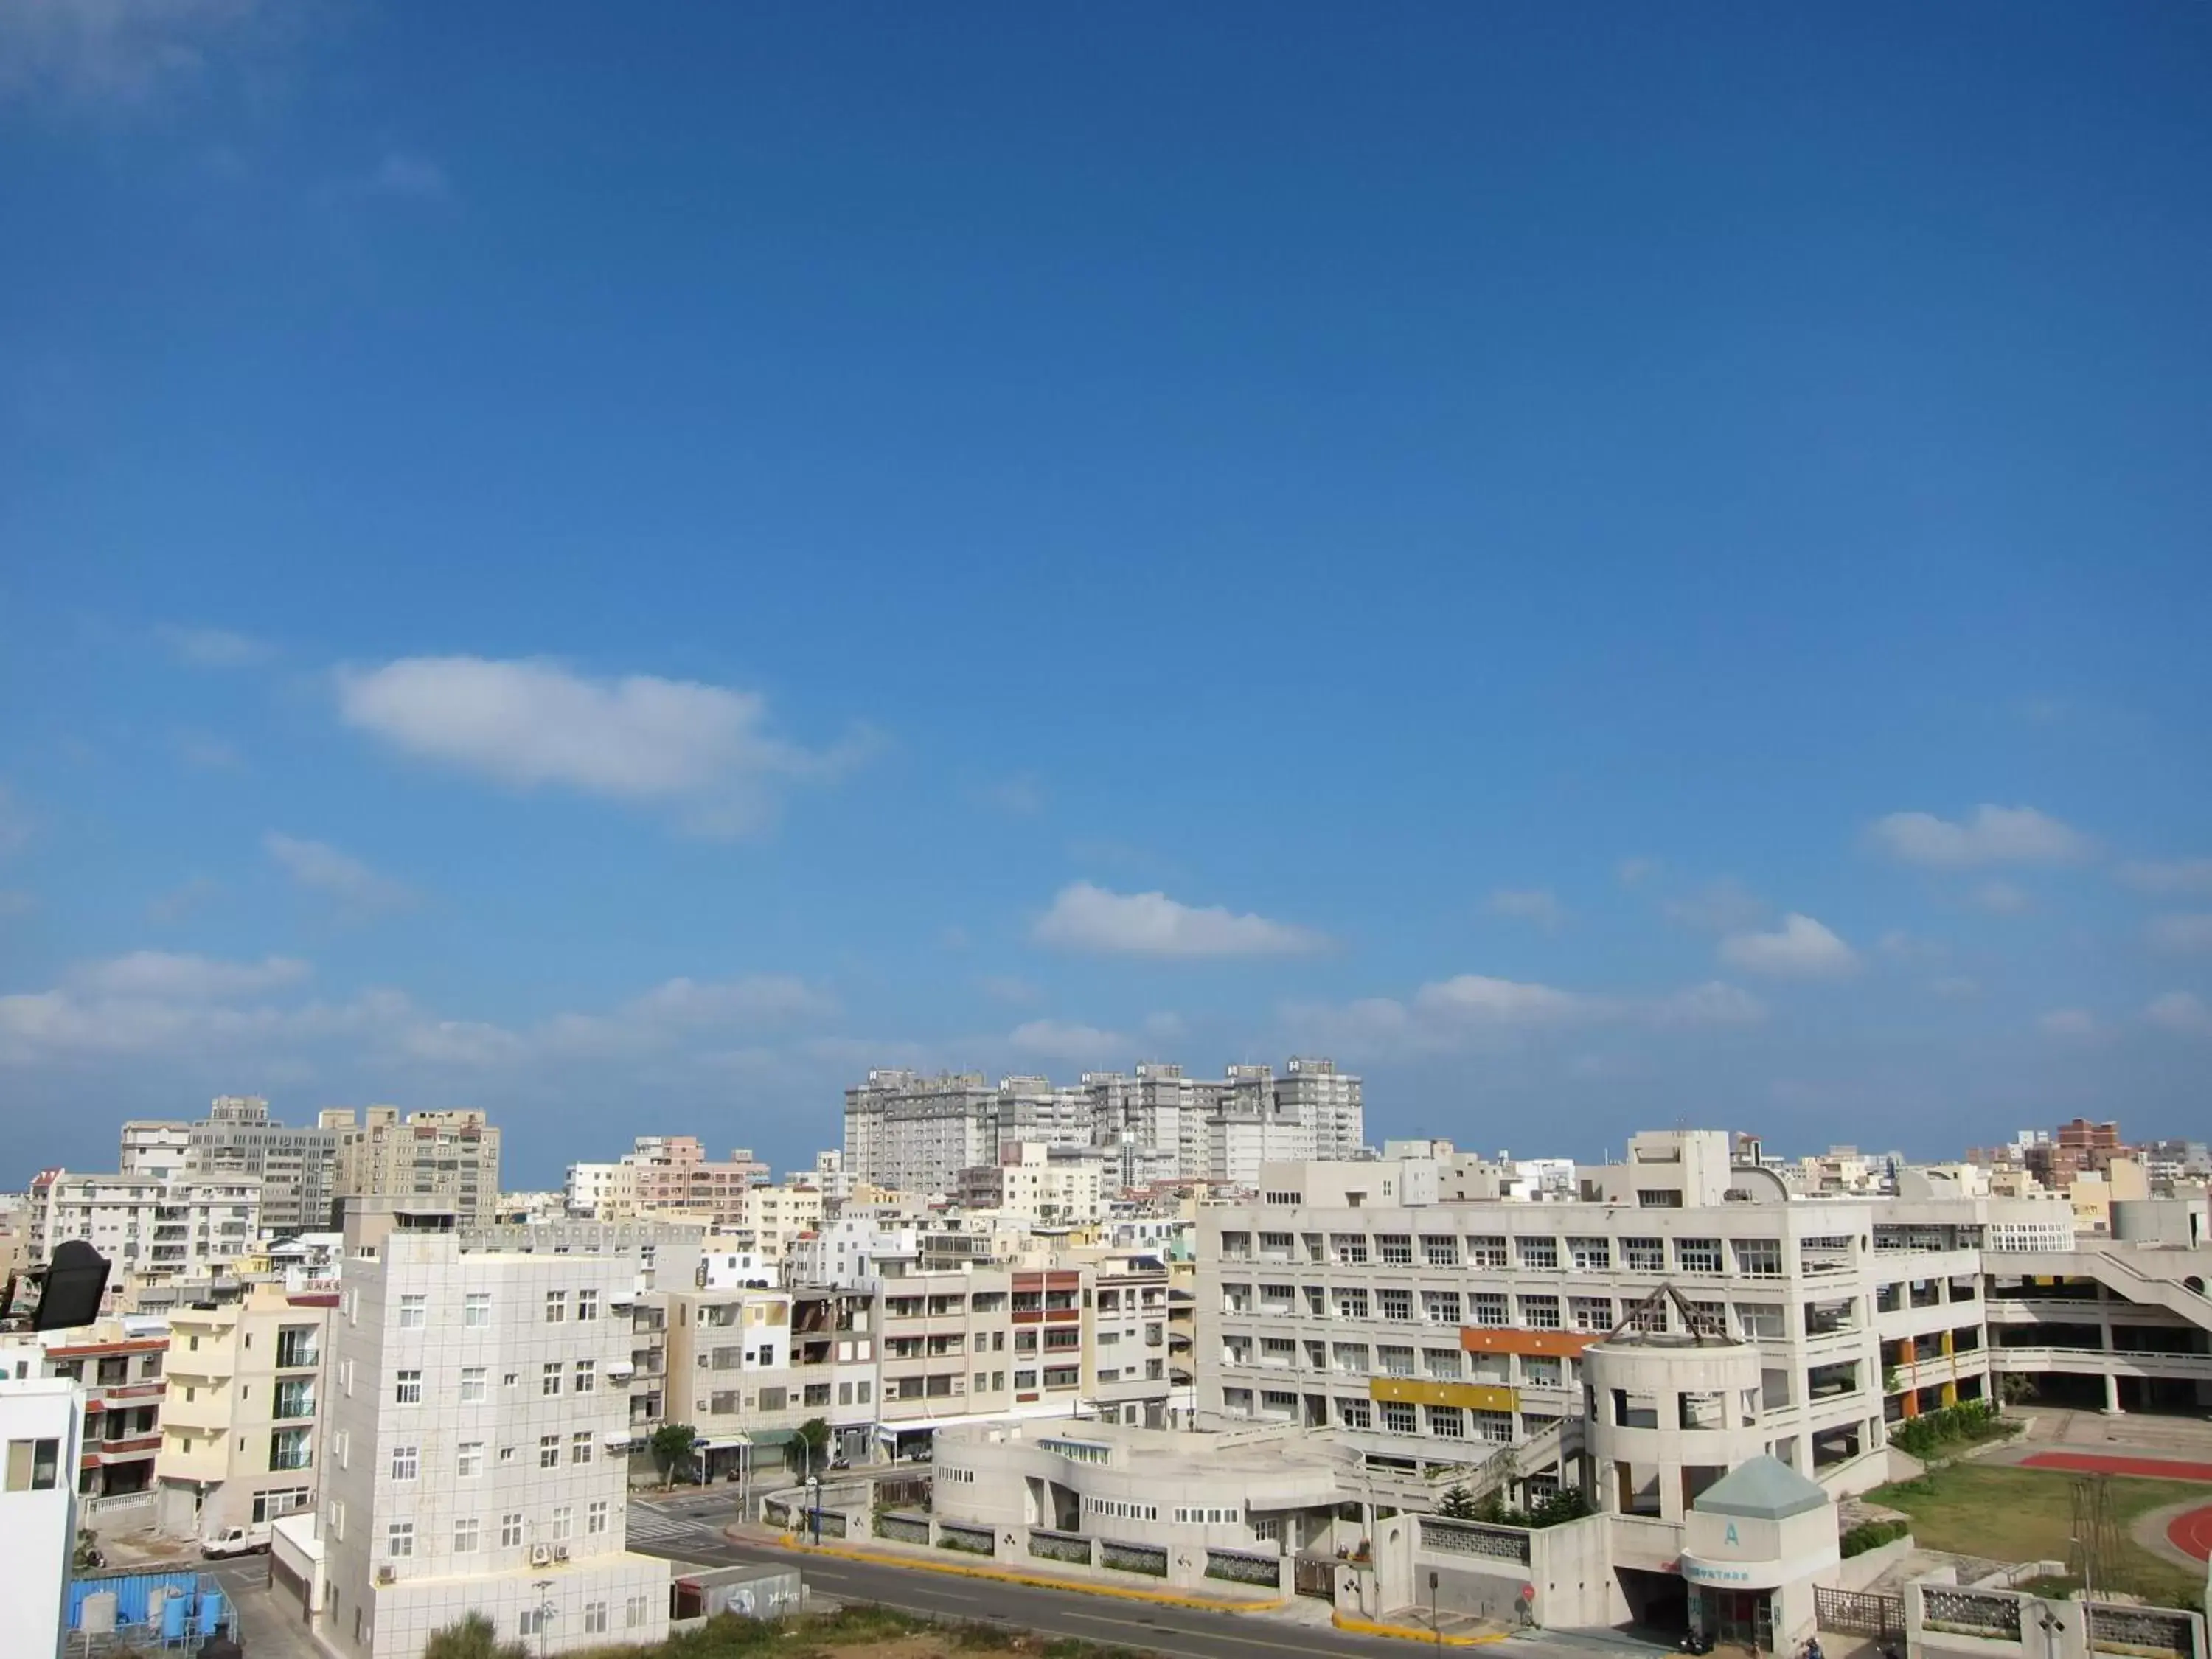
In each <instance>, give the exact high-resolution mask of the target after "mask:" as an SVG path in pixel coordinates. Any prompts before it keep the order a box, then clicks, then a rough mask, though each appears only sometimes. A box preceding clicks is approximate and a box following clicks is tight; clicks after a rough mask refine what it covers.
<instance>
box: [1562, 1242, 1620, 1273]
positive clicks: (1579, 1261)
mask: <svg viewBox="0 0 2212 1659" xmlns="http://www.w3.org/2000/svg"><path fill="white" fill-rule="evenodd" d="M1567 1254H1568V1255H1569V1256H1570V1257H1571V1258H1572V1260H1573V1261H1574V1264H1575V1271H1576V1272H1577V1273H1605V1272H1607V1271H1609V1270H1610V1269H1611V1268H1612V1267H1613V1241H1612V1240H1611V1239H1608V1238H1571V1239H1569V1240H1568V1241H1567Z"/></svg>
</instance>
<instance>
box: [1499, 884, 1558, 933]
mask: <svg viewBox="0 0 2212 1659" xmlns="http://www.w3.org/2000/svg"><path fill="white" fill-rule="evenodd" d="M1484 908H1486V909H1487V910H1488V911H1489V912H1490V914H1491V915H1493V916H1516V917H1518V918H1519V919H1520V920H1522V921H1533V922H1534V923H1535V924H1536V926H1538V927H1558V926H1559V921H1560V919H1561V917H1562V916H1563V915H1564V914H1565V913H1564V912H1563V911H1561V910H1560V908H1559V899H1558V898H1557V897H1556V896H1554V895H1553V892H1552V890H1551V889H1550V888H1548V887H1500V888H1498V889H1497V890H1494V891H1493V892H1492V894H1491V896H1490V898H1489V901H1488V902H1487V903H1486V905H1485V906H1484Z"/></svg>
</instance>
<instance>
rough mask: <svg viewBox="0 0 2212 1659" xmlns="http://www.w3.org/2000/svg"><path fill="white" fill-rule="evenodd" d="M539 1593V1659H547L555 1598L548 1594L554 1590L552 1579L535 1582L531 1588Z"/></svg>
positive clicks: (541, 1579)
mask: <svg viewBox="0 0 2212 1659" xmlns="http://www.w3.org/2000/svg"><path fill="white" fill-rule="evenodd" d="M530 1588H531V1589H534V1590H536V1591H537V1592H538V1659H545V1632H546V1629H547V1627H548V1626H550V1625H551V1624H552V1622H553V1618H554V1613H555V1611H556V1609H555V1607H554V1606H553V1598H552V1597H551V1596H550V1595H547V1594H546V1592H547V1591H548V1590H550V1589H552V1588H553V1581H552V1580H551V1579H550V1578H540V1579H537V1580H535V1581H534V1582H533V1583H532V1584H531V1586H530Z"/></svg>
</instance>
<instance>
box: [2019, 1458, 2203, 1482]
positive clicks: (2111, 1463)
mask: <svg viewBox="0 0 2212 1659" xmlns="http://www.w3.org/2000/svg"><path fill="white" fill-rule="evenodd" d="M2020 1462H2021V1468H2028V1469H2071V1470H2073V1471H2074V1473H2075V1474H2145V1475H2148V1476H2149V1477H2150V1478H2151V1479H2152V1480H2212V1463H2183V1462H2176V1461H2174V1460H2173V1459H2171V1458H2166V1457H2119V1456H2115V1455H2113V1454H2112V1453H2110V1452H2063V1451H2057V1452H2038V1453H2036V1454H2035V1455H2034V1456H2033V1457H2023V1458H2021V1460H2020Z"/></svg>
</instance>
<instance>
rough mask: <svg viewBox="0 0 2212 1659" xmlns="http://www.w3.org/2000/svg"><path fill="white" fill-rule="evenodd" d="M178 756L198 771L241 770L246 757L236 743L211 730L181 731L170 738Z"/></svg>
mask: <svg viewBox="0 0 2212 1659" xmlns="http://www.w3.org/2000/svg"><path fill="white" fill-rule="evenodd" d="M170 747H171V749H172V750H173V751H174V752H175V754H176V757H177V758H178V759H179V761H181V762H182V763H184V764H185V765H186V766H189V767H191V769H193V770H194V771H196V772H239V771H243V770H244V769H245V768H246V757H245V756H244V755H242V754H240V752H239V750H238V746H237V744H233V743H229V742H227V741H226V740H225V739H223V738H218V737H216V735H214V733H212V732H178V733H177V734H176V736H175V737H174V738H171V739H170Z"/></svg>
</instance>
